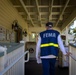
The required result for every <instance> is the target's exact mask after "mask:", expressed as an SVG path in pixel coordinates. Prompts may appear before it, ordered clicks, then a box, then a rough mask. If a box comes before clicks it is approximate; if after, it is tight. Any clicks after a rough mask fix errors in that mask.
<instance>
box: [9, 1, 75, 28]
mask: <svg viewBox="0 0 76 75" xmlns="http://www.w3.org/2000/svg"><path fill="white" fill-rule="evenodd" d="M10 1H11V2H12V4H13V6H14V7H15V8H16V9H17V10H18V12H19V14H20V15H21V16H22V17H23V19H24V20H25V21H26V22H27V24H28V27H43V26H45V23H46V22H48V21H51V22H53V24H54V27H59V28H61V27H65V26H63V25H64V23H65V22H66V20H67V19H68V18H69V17H70V15H71V14H72V13H73V11H74V10H75V9H76V1H75V0H10Z"/></svg>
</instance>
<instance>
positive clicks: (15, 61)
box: [0, 45, 29, 75]
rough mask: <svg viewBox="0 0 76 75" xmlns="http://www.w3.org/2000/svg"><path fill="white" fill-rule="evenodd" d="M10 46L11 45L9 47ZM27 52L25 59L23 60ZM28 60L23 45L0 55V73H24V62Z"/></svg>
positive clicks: (8, 74) (15, 74)
mask: <svg viewBox="0 0 76 75" xmlns="http://www.w3.org/2000/svg"><path fill="white" fill-rule="evenodd" d="M11 48H12V47H11ZM25 54H28V57H27V60H24V56H25ZM28 61H29V52H28V51H26V52H24V45H23V46H21V47H19V48H16V49H15V50H13V51H12V52H9V53H8V51H7V53H6V54H5V53H4V55H3V56H2V57H0V75H24V62H28Z"/></svg>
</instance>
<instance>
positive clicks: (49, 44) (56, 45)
mask: <svg viewBox="0 0 76 75" xmlns="http://www.w3.org/2000/svg"><path fill="white" fill-rule="evenodd" d="M48 46H54V47H58V44H55V43H48V44H41V46H40V47H48Z"/></svg>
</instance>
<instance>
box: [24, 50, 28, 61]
mask: <svg viewBox="0 0 76 75" xmlns="http://www.w3.org/2000/svg"><path fill="white" fill-rule="evenodd" d="M28 61H29V51H28V55H27V60H25V62H28Z"/></svg>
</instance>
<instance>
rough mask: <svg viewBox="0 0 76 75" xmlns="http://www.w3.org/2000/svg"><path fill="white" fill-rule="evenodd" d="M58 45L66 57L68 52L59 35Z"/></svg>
mask: <svg viewBox="0 0 76 75" xmlns="http://www.w3.org/2000/svg"><path fill="white" fill-rule="evenodd" d="M58 45H59V48H60V50H61V51H62V53H63V54H64V55H66V54H67V53H66V51H65V47H64V45H63V41H62V39H61V36H60V35H58Z"/></svg>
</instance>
